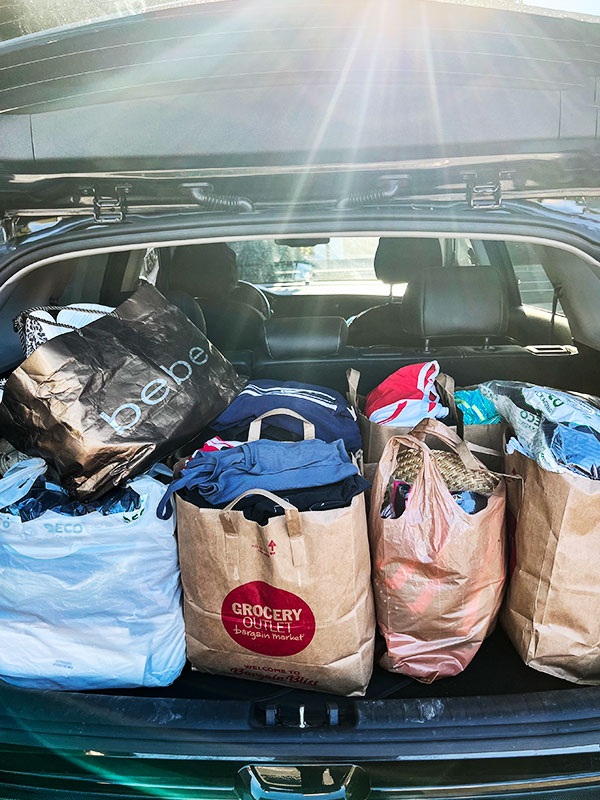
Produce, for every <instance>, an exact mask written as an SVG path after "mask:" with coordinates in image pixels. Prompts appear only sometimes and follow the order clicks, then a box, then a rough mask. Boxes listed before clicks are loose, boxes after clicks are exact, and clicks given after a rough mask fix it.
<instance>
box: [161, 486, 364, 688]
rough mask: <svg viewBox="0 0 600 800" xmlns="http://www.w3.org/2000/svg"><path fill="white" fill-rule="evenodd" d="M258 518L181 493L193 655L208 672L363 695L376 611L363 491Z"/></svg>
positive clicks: (181, 551) (188, 627)
mask: <svg viewBox="0 0 600 800" xmlns="http://www.w3.org/2000/svg"><path fill="white" fill-rule="evenodd" d="M253 493H254V494H266V495H267V496H268V497H271V498H272V499H275V500H277V502H278V503H279V504H280V505H281V506H282V507H283V508H284V509H285V516H282V517H273V518H272V519H271V520H270V521H269V523H268V524H267V525H265V526H260V525H258V524H257V523H255V522H251V521H249V520H247V519H246V518H245V517H244V514H243V512H241V511H234V510H232V509H233V508H234V506H235V503H237V502H238V501H239V500H240V499H241V497H239V498H237V499H236V500H235V501H233V503H230V504H229V506H228V507H227V508H226V509H225V510H218V509H201V508H198V507H196V506H195V505H193V504H191V503H188V502H186V501H185V500H183V499H182V498H181V497H179V496H178V497H177V501H176V502H177V527H178V539H179V559H180V563H181V576H182V583H183V591H184V617H185V626H186V641H187V655H188V659H189V660H190V661H191V663H192V666H193V667H194V668H195V669H197V670H200V671H202V672H209V673H216V674H219V675H229V676H235V677H239V678H246V679H250V680H255V681H265V682H267V683H276V684H280V685H281V686H285V687H293V688H303V689H312V690H315V691H321V692H333V693H336V694H342V695H350V696H352V695H363V694H364V693H365V690H366V688H367V685H368V683H369V679H370V677H371V672H372V669H373V645H374V635H375V614H374V609H373V597H372V591H371V562H370V557H369V543H368V536H367V525H366V514H365V501H364V495H358V496H356V497H355V498H354V499H353V501H352V505H351V506H349V507H348V508H341V509H335V510H331V511H306V512H299V511H298V510H297V509H296V508H294V507H293V506H292V505H290V504H289V503H287V502H286V501H284V500H281V499H279V498H277V497H276V496H275V495H272V494H271V493H269V492H262V491H254V492H246V493H245V494H244V495H242V497H244V496H245V495H246V494H253Z"/></svg>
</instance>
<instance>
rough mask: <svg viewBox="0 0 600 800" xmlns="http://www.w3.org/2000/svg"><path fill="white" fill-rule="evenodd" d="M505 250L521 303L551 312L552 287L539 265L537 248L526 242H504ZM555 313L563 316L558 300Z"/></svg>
mask: <svg viewBox="0 0 600 800" xmlns="http://www.w3.org/2000/svg"><path fill="white" fill-rule="evenodd" d="M506 248H507V250H508V255H509V256H510V260H511V262H512V265H513V269H514V271H515V275H516V277H517V280H518V283H519V292H520V294H521V303H522V304H523V305H526V306H535V307H536V308H541V309H542V310H544V311H552V300H553V297H554V287H553V286H552V283H551V282H550V279H549V278H548V276H547V275H546V271H545V270H544V267H543V266H542V264H541V263H540V256H539V251H538V248H536V247H535V246H534V245H532V244H529V243H528V242H506ZM556 311H557V313H558V314H562V315H563V316H564V315H565V312H564V311H563V310H562V307H561V305H560V300H559V301H558V305H557V307H556Z"/></svg>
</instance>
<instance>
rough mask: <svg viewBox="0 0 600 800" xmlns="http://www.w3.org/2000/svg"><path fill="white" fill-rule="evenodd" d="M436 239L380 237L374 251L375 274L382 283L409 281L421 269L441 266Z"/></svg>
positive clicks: (440, 249)
mask: <svg viewBox="0 0 600 800" xmlns="http://www.w3.org/2000/svg"><path fill="white" fill-rule="evenodd" d="M442 264H443V261H442V248H441V246H440V242H439V240H438V239H413V238H411V239H407V238H405V239H402V238H401V239H383V238H382V239H380V240H379V245H378V246H377V252H376V253H375V275H377V277H378V279H379V280H380V281H383V282H384V283H409V282H410V281H412V280H413V278H415V277H416V276H417V275H418V274H419V273H420V272H421V270H423V269H427V268H428V267H441V266H442Z"/></svg>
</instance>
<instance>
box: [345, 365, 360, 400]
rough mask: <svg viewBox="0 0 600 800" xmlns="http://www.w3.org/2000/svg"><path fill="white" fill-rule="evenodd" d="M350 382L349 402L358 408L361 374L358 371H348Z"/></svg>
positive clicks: (347, 375) (347, 376)
mask: <svg viewBox="0 0 600 800" xmlns="http://www.w3.org/2000/svg"><path fill="white" fill-rule="evenodd" d="M346 380H347V381H348V400H349V401H350V404H351V405H352V406H353V408H358V384H359V383H360V372H359V371H358V370H357V369H349V370H347V371H346Z"/></svg>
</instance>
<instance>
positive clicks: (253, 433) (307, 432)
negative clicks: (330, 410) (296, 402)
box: [248, 408, 315, 442]
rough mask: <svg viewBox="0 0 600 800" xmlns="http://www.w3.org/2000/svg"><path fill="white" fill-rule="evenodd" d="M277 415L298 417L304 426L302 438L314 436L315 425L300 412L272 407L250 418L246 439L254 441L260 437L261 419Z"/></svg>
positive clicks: (312, 437)
mask: <svg viewBox="0 0 600 800" xmlns="http://www.w3.org/2000/svg"><path fill="white" fill-rule="evenodd" d="M278 416H284V417H294V418H295V419H299V420H300V422H301V423H302V426H303V428H304V438H305V439H314V438H315V426H314V425H313V424H312V422H309V421H308V420H307V419H306V418H305V417H303V416H302V415H301V414H298V413H297V412H296V411H292V410H291V409H290V408H274V409H272V410H271V411H265V413H264V414H261V415H260V417H257V418H256V419H253V420H252V422H251V423H250V427H249V428H248V441H249V442H256V441H257V440H258V439H260V431H261V428H262V421H263V419H267V417H278Z"/></svg>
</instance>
